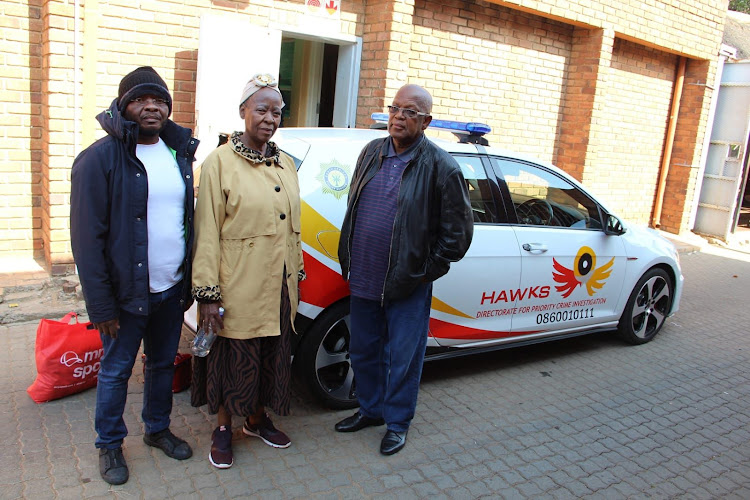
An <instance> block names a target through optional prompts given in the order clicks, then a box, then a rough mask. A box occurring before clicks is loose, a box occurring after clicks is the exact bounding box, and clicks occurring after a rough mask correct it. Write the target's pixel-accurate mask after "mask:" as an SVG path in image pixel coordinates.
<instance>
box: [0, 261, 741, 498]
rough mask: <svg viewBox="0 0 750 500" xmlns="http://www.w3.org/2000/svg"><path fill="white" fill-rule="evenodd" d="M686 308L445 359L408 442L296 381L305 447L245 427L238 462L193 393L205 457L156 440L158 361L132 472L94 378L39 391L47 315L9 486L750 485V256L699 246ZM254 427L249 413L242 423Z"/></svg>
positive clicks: (21, 347)
mask: <svg viewBox="0 0 750 500" xmlns="http://www.w3.org/2000/svg"><path fill="white" fill-rule="evenodd" d="M682 264H683V268H684V274H685V276H686V288H685V293H684V297H683V301H682V309H681V311H680V312H679V314H677V315H676V316H674V317H673V318H671V319H670V320H669V324H668V325H667V326H666V328H665V329H664V330H663V331H662V332H661V334H660V335H659V336H658V337H657V339H656V340H655V341H653V342H651V343H650V344H646V345H644V346H639V347H630V346H625V345H623V344H622V343H621V342H619V341H618V340H617V339H616V338H613V337H612V336H611V335H593V336H587V337H582V338H579V339H574V340H569V341H563V342H557V343H553V344H549V345H545V346H534V347H528V348H521V349H515V350H509V351H503V352H499V353H493V354H487V355H482V356H478V357H473V358H465V359H462V360H448V361H440V362H435V363H431V364H428V365H427V366H426V368H425V374H424V379H423V383H422V391H421V395H420V402H419V406H418V409H417V417H416V419H415V421H414V424H413V427H412V431H411V433H410V435H409V440H408V443H407V446H406V448H405V449H404V450H403V451H402V452H401V453H399V454H397V455H394V456H392V457H382V456H380V454H379V453H378V451H377V448H378V444H379V441H380V438H381V435H382V432H383V429H382V428H371V429H366V430H364V431H361V432H359V433H356V434H337V433H335V432H334V431H333V424H334V423H335V422H336V421H337V420H338V419H340V418H342V417H344V416H347V415H348V414H349V412H331V411H327V410H324V409H322V408H320V407H318V406H317V405H316V404H315V403H314V402H312V401H311V400H310V399H309V398H308V397H307V396H306V395H305V394H304V393H302V392H300V393H295V396H294V401H293V415H292V416H289V417H285V418H277V419H276V423H277V424H278V426H279V427H281V428H283V429H284V430H286V431H287V432H288V433H289V434H290V436H291V438H292V440H293V445H292V447H290V448H288V449H286V450H275V449H271V448H269V447H267V446H265V445H264V444H262V443H261V442H260V441H259V440H257V439H253V438H245V437H243V436H242V435H241V433H238V432H235V442H234V450H235V465H234V467H232V468H231V469H228V470H224V471H219V470H217V469H214V468H213V467H212V466H211V465H210V464H209V463H208V460H207V459H206V455H207V453H208V448H209V445H210V434H211V431H212V429H213V426H214V424H213V422H214V420H213V418H212V417H210V416H209V415H207V414H206V413H205V411H204V410H198V409H195V408H192V407H191V406H190V404H189V395H188V393H186V392H185V393H180V394H177V395H176V397H175V408H174V412H173V430H174V431H175V432H176V433H177V434H178V435H180V436H183V437H185V438H186V439H187V440H188V441H189V442H190V444H191V445H192V446H193V448H194V450H195V456H194V457H193V458H192V459H190V460H187V461H185V462H177V461H174V460H171V459H169V458H167V457H165V456H164V455H163V454H162V453H161V452H160V451H158V450H156V451H155V450H152V449H150V448H148V447H147V446H145V445H144V444H143V442H142V441H141V436H142V432H143V430H142V426H141V424H140V416H139V413H140V406H141V398H142V380H141V378H140V376H139V374H140V368H141V367H140V364H139V363H137V365H136V369H135V373H136V376H135V377H134V378H133V379H132V380H131V383H130V395H129V400H128V406H127V411H126V416H125V418H126V421H127V423H128V426H129V428H130V432H131V434H130V436H129V437H128V438H127V440H126V442H125V455H126V458H127V460H128V463H129V465H130V471H131V479H130V481H129V482H128V483H127V484H125V485H123V486H118V487H110V486H109V485H107V484H106V483H104V482H103V481H101V479H100V478H99V474H98V465H97V456H96V453H95V450H94V446H93V442H94V437H95V434H94V429H93V414H94V396H95V394H94V391H88V392H85V393H82V394H79V395H76V396H72V397H69V398H66V399H63V400H59V401H56V402H51V403H46V404H42V405H36V404H34V403H33V402H32V401H31V399H30V398H29V397H28V396H27V394H26V392H25V389H26V387H27V386H28V385H29V384H30V383H31V381H32V380H33V378H34V375H35V368H34V360H33V344H34V332H35V329H36V323H30V322H27V323H21V324H14V325H10V326H2V327H0V352H2V353H3V354H4V355H5V362H4V363H3V364H4V368H3V370H2V375H0V394H2V396H0V443H2V445H3V451H2V453H1V454H0V497H2V498H29V499H39V498H75V499H77V498H225V497H227V498H230V497H238V498H263V499H266V498H272V499H273V498H398V499H401V498H427V497H431V498H483V497H487V498H490V497H491V498H510V499H513V498H553V499H556V498H563V499H564V498H571V499H574V498H606V499H611V498H658V499H660V498H694V499H704V498H705V499H713V498H722V499H724V498H729V499H747V498H750V336H749V335H748V323H750V308H749V307H748V306H747V301H748V293H749V292H750V255H748V254H743V253H739V252H724V254H720V255H714V254H711V253H707V252H706V251H704V252H701V253H689V254H683V255H682ZM236 424H237V425H236V426H235V427H236V429H239V428H240V426H239V424H240V422H239V421H238V422H236Z"/></svg>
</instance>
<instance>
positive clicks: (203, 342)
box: [190, 307, 224, 358]
mask: <svg viewBox="0 0 750 500" xmlns="http://www.w3.org/2000/svg"><path fill="white" fill-rule="evenodd" d="M219 316H221V317H222V318H223V317H224V308H223V307H220V308H219ZM218 333H219V330H218V329H217V330H216V331H214V329H213V328H211V323H209V324H208V329H207V330H204V329H203V327H200V328H199V329H198V333H197V334H196V335H195V338H194V339H193V344H192V345H191V346H190V350H191V351H192V352H193V355H195V356H198V357H199V358H205V357H206V356H208V353H209V352H211V346H212V345H213V344H214V340H216V336H217V335H218Z"/></svg>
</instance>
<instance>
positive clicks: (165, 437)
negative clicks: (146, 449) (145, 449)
mask: <svg viewBox="0 0 750 500" xmlns="http://www.w3.org/2000/svg"><path fill="white" fill-rule="evenodd" d="M143 442H144V443H146V444H147V445H149V446H153V447H154V448H159V449H160V450H161V451H163V452H164V454H165V455H167V456H168V457H170V458H176V459H177V460H185V459H187V458H190V457H192V456H193V450H192V448H190V445H189V444H187V443H186V442H185V441H184V440H182V439H180V438H178V437H177V436H175V435H174V434H172V431H170V430H169V428H166V429H164V430H163V431H159V432H154V433H153V434H144V435H143Z"/></svg>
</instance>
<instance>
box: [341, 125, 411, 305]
mask: <svg viewBox="0 0 750 500" xmlns="http://www.w3.org/2000/svg"><path fill="white" fill-rule="evenodd" d="M422 140H424V136H423V138H422V139H420V140H418V141H417V142H415V143H414V144H412V145H411V146H410V147H409V148H408V149H407V150H406V151H404V152H403V153H401V154H400V155H397V154H396V152H395V151H394V149H393V140H390V139H389V147H388V154H387V155H386V157H385V158H384V159H383V163H382V165H381V166H380V170H378V171H377V173H376V174H375V176H374V177H373V178H372V179H370V181H369V182H368V183H367V184H366V185H365V187H364V188H363V189H362V192H361V193H360V195H359V203H358V208H357V218H356V220H355V222H354V231H353V233H352V256H351V259H352V260H351V269H350V272H349V290H350V292H351V294H352V295H353V296H355V297H359V298H362V299H370V300H381V299H382V296H383V288H384V285H385V276H386V273H387V272H388V258H389V256H390V253H391V238H392V236H393V223H394V221H395V219H396V211H397V210H398V192H399V189H400V187H401V177H402V175H403V173H404V170H405V169H406V166H407V165H408V164H409V162H410V161H411V159H412V156H413V154H414V150H415V149H416V147H417V146H418V145H419V143H420V142H422Z"/></svg>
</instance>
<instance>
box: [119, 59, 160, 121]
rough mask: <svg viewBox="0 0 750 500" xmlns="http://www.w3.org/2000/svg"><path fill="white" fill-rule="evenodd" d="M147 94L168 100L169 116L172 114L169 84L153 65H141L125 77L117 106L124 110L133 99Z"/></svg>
mask: <svg viewBox="0 0 750 500" xmlns="http://www.w3.org/2000/svg"><path fill="white" fill-rule="evenodd" d="M146 94H151V95H155V96H158V97H161V98H162V99H164V100H166V101H167V106H169V113H168V114H167V116H169V115H171V114H172V96H170V95H169V89H167V84H166V82H164V80H162V79H161V77H160V76H159V74H158V73H157V72H156V71H155V70H154V68H152V67H151V66H141V67H140V68H138V69H135V70H133V71H131V72H130V73H128V74H127V75H125V76H124V77H123V79H122V80H121V81H120V90H119V92H118V93H117V107H118V109H119V110H120V111H122V110H124V109H125V107H126V106H127V105H128V104H130V102H131V101H133V100H134V99H136V98H138V97H141V96H143V95H146Z"/></svg>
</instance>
